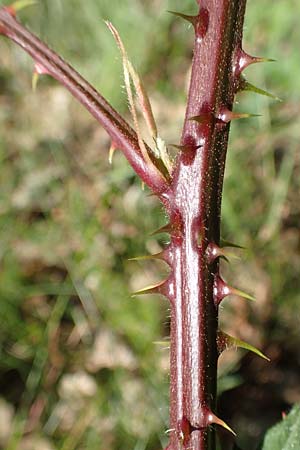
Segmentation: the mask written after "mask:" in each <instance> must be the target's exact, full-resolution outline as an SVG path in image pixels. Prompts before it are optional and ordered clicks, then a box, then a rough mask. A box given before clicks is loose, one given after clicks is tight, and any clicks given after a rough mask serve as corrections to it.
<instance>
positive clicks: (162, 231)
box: [150, 223, 173, 236]
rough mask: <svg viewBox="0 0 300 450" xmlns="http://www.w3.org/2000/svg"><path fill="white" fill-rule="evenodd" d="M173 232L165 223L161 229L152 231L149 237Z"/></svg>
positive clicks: (170, 226) (168, 224)
mask: <svg viewBox="0 0 300 450" xmlns="http://www.w3.org/2000/svg"><path fill="white" fill-rule="evenodd" d="M172 231H173V226H172V225H171V224H170V223H167V224H166V225H163V226H162V227H160V228H158V229H157V230H154V231H152V233H150V236H154V235H155V234H161V233H171V232H172Z"/></svg>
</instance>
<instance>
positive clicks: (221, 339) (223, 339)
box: [217, 330, 270, 361]
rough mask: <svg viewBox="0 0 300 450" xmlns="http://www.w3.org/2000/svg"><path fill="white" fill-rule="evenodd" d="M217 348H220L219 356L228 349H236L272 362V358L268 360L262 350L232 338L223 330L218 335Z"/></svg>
mask: <svg viewBox="0 0 300 450" xmlns="http://www.w3.org/2000/svg"><path fill="white" fill-rule="evenodd" d="M217 347H218V353H219V355H220V354H221V353H222V352H223V351H224V350H227V349H228V348H231V347H235V348H243V349H245V350H249V351H250V352H252V353H255V354H256V355H258V356H260V357H261V358H263V359H265V360H267V361H270V358H268V357H267V356H266V355H264V354H263V353H262V352H261V351H260V350H258V349H257V348H256V347H254V346H253V345H251V344H248V343H247V342H245V341H242V340H241V339H237V338H235V337H233V336H230V335H229V334H227V333H224V331H222V330H218V333H217Z"/></svg>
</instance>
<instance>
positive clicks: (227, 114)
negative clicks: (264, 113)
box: [216, 106, 260, 123]
mask: <svg viewBox="0 0 300 450" xmlns="http://www.w3.org/2000/svg"><path fill="white" fill-rule="evenodd" d="M249 117H260V114H251V113H239V112H233V111H230V109H228V108H227V107H225V106H223V107H221V108H220V109H219V111H218V112H217V114H216V119H218V120H220V121H221V122H223V123H229V122H231V121H232V120H237V119H248V118H249Z"/></svg>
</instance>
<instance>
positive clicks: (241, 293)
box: [229, 287, 256, 302]
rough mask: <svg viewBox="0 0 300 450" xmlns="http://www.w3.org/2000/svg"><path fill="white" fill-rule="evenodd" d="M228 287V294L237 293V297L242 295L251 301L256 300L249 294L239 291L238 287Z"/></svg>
mask: <svg viewBox="0 0 300 450" xmlns="http://www.w3.org/2000/svg"><path fill="white" fill-rule="evenodd" d="M229 289H230V294H229V295H237V296H238V297H243V298H245V299H246V300H251V301H252V302H255V301H256V299H255V298H254V297H253V296H252V295H249V294H247V293H246V292H244V291H241V290H240V289H236V288H233V287H230V288H229Z"/></svg>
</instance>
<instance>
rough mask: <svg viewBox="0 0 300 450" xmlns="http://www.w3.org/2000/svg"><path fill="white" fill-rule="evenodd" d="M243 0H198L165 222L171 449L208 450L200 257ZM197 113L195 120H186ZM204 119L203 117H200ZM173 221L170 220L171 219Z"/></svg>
mask: <svg viewBox="0 0 300 450" xmlns="http://www.w3.org/2000/svg"><path fill="white" fill-rule="evenodd" d="M245 4H246V0H201V2H200V11H199V15H198V16H197V22H196V24H195V33H196V37H195V45H194V58H193V67H192V76H191V84H190V90H189V97H188V105H187V111H186V118H185V124H184V129H183V134H182V141H181V145H182V151H181V153H180V156H179V160H178V164H177V171H176V173H175V176H174V180H173V185H172V187H173V192H174V198H173V200H172V202H171V211H170V218H171V223H172V221H173V222H176V223H177V229H178V228H179V227H180V229H181V238H180V239H179V238H178V235H177V236H175V237H174V236H172V234H171V236H172V241H171V245H172V249H173V276H174V290H175V293H174V300H173V302H172V312H171V370H170V373H171V424H170V428H171V430H174V431H173V432H172V433H171V439H170V446H169V449H170V450H182V449H189V450H215V438H214V430H212V429H211V428H210V427H209V425H210V424H211V423H213V422H214V423H216V421H217V419H216V418H213V417H212V411H214V410H215V407H216V376H217V358H218V351H217V345H216V335H217V325H218V308H217V307H216V306H215V302H214V292H213V287H214V278H215V276H216V274H217V273H218V271H219V265H218V261H211V260H209V258H208V257H207V253H206V249H207V246H208V245H209V244H210V243H216V244H218V243H219V239H220V209H221V195H222V185H223V174H224V165H225V156H226V149H227V141H228V131H229V124H227V123H224V122H223V121H220V120H219V119H218V111H219V110H220V108H223V107H226V108H228V109H231V108H232V103H233V96H234V91H235V84H236V75H235V74H234V71H233V64H234V56H235V54H236V49H237V48H240V47H241V37H242V27H243V17H244V12H245ZM195 116H198V117H199V116H200V118H199V119H198V120H195V119H193V120H190V118H195ZM204 119H205V120H204ZM173 228H175V227H174V225H173Z"/></svg>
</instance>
